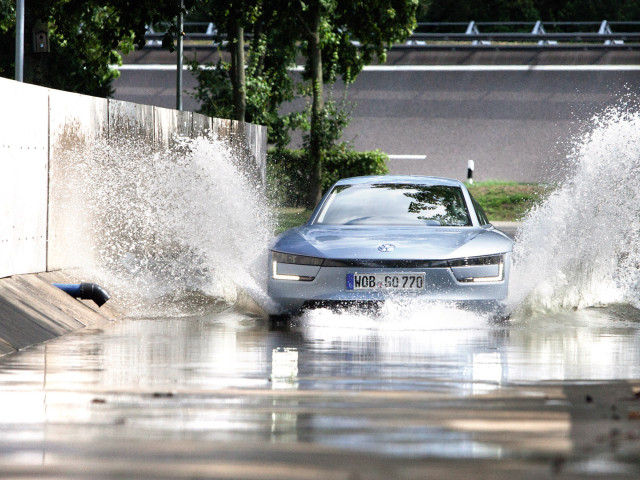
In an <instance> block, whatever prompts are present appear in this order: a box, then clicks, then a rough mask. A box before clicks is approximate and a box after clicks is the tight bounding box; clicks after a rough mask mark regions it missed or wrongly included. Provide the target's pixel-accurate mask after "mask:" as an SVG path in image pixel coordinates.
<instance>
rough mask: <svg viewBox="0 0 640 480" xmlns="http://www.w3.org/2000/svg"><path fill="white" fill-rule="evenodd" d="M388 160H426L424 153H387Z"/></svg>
mask: <svg viewBox="0 0 640 480" xmlns="http://www.w3.org/2000/svg"><path fill="white" fill-rule="evenodd" d="M387 156H388V157H389V160H426V159H427V156H426V155H387Z"/></svg>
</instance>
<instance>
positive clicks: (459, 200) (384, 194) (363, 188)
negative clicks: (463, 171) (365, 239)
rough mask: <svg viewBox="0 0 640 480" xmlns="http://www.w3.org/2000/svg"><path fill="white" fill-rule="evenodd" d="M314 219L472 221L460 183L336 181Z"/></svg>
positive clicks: (425, 222)
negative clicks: (360, 182) (427, 183)
mask: <svg viewBox="0 0 640 480" xmlns="http://www.w3.org/2000/svg"><path fill="white" fill-rule="evenodd" d="M314 223H317V224H323V225H403V226H404V225H432V226H438V225H441V226H468V225H471V220H470V218H469V212H468V210H467V206H466V203H465V200H464V196H463V194H462V190H461V189H460V187H454V186H447V185H415V184H356V185H337V186H336V187H335V188H334V189H333V190H332V191H331V193H330V194H329V197H328V198H327V201H326V202H325V204H324V206H323V207H322V210H321V211H320V213H319V214H318V216H317V218H316V220H315V222H314Z"/></svg>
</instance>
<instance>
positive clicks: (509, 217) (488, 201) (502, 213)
mask: <svg viewBox="0 0 640 480" xmlns="http://www.w3.org/2000/svg"><path fill="white" fill-rule="evenodd" d="M467 188H468V189H469V191H470V192H471V195H473V196H474V198H475V199H476V200H477V201H478V203H479V204H480V205H482V208H483V209H484V211H485V213H486V214H487V217H489V220H490V221H492V222H515V221H518V220H520V219H522V217H523V215H524V214H525V213H526V212H527V211H528V210H529V209H530V208H531V207H532V206H533V205H535V203H537V202H539V201H541V200H542V199H544V198H545V197H546V196H547V194H548V193H549V192H550V191H551V187H549V186H547V185H540V184H537V183H517V182H502V181H487V182H478V183H474V184H473V185H467ZM310 215H311V210H307V209H305V208H281V209H279V211H278V229H277V231H276V233H281V232H283V231H285V230H287V229H289V228H292V227H297V226H298V225H302V224H303V223H304V222H306V221H307V220H308V219H309V216H310Z"/></svg>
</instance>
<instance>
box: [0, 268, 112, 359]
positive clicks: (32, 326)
mask: <svg viewBox="0 0 640 480" xmlns="http://www.w3.org/2000/svg"><path fill="white" fill-rule="evenodd" d="M54 282H59V283H77V280H76V279H74V278H72V277H71V276H69V275H68V274H66V273H64V272H47V273H38V274H29V275H15V276H12V277H7V278H2V279H0V356H1V355H6V354H8V353H13V352H16V351H18V350H20V349H22V348H25V347H27V346H29V345H34V344H37V343H42V342H46V341H48V340H51V339H52V338H56V337H59V336H61V335H64V334H66V333H70V332H73V331H75V330H78V329H81V328H96V327H99V326H100V325H104V324H106V323H108V322H109V321H112V320H115V319H116V318H119V317H121V316H122V315H121V313H120V312H119V311H117V309H115V308H113V307H112V306H107V305H104V306H103V307H102V308H101V309H99V310H98V307H97V306H95V304H93V302H90V301H84V300H76V299H75V298H72V297H70V296H69V295H67V294H66V293H64V292H63V291H62V290H60V289H58V288H57V287H54V286H52V285H51V283H54Z"/></svg>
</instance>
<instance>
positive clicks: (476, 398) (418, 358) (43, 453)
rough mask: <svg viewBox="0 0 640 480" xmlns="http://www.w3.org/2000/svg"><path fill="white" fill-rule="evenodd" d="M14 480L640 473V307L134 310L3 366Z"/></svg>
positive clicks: (7, 466) (0, 390)
mask: <svg viewBox="0 0 640 480" xmlns="http://www.w3.org/2000/svg"><path fill="white" fill-rule="evenodd" d="M0 430H1V431H2V432H3V435H2V436H1V438H0V476H2V477H3V478H279V479H283V478H284V479H287V478H291V479H294V478H295V479H306V478H344V479H365V478H468V477H469V476H471V477H472V478H477V476H476V475H477V474H478V473H479V472H482V474H483V475H486V476H489V477H491V478H514V476H517V478H585V477H591V478H612V477H616V478H638V476H639V475H640V313H639V312H638V311H636V310H634V309H632V308H631V307H617V308H616V307H608V308H606V309H585V310H580V311H576V312H573V311H568V312H562V313H557V314H555V315H553V316H548V317H538V318H528V319H517V318H514V319H512V320H511V321H509V322H495V321H492V320H488V319H486V318H482V317H477V316H475V315H472V314H469V313H466V312H462V311H459V310H456V309H452V308H447V307H437V306H434V307H433V308H431V309H430V310H428V311H421V312H415V311H414V312H413V314H408V312H403V311H402V309H401V308H398V307H396V309H394V310H393V311H382V312H378V313H377V314H372V313H370V312H369V313H343V314H339V313H334V312H329V311H326V310H317V311H313V312H311V313H308V314H306V315H305V316H303V317H301V318H299V319H298V320H297V321H295V322H293V323H291V324H289V323H287V324H283V325H272V324H270V323H269V322H268V321H265V320H260V319H255V318H251V317H249V316H247V315H244V314H242V313H238V312H232V311H223V312H217V313H211V314H208V315H203V316H198V317H193V318H189V317H183V318H152V319H144V318H142V319H140V318H139V319H126V320H121V321H118V322H114V323H112V324H110V325H108V326H107V327H106V328H104V329H103V330H100V331H90V330H89V331H82V332H79V333H75V334H71V335H69V336H67V337H64V338H60V339H57V340H54V341H51V342H48V343H46V344H44V345H40V346H38V347H33V348H29V349H26V350H24V351H22V352H19V353H17V354H14V355H9V356H6V357H4V358H2V359H0Z"/></svg>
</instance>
